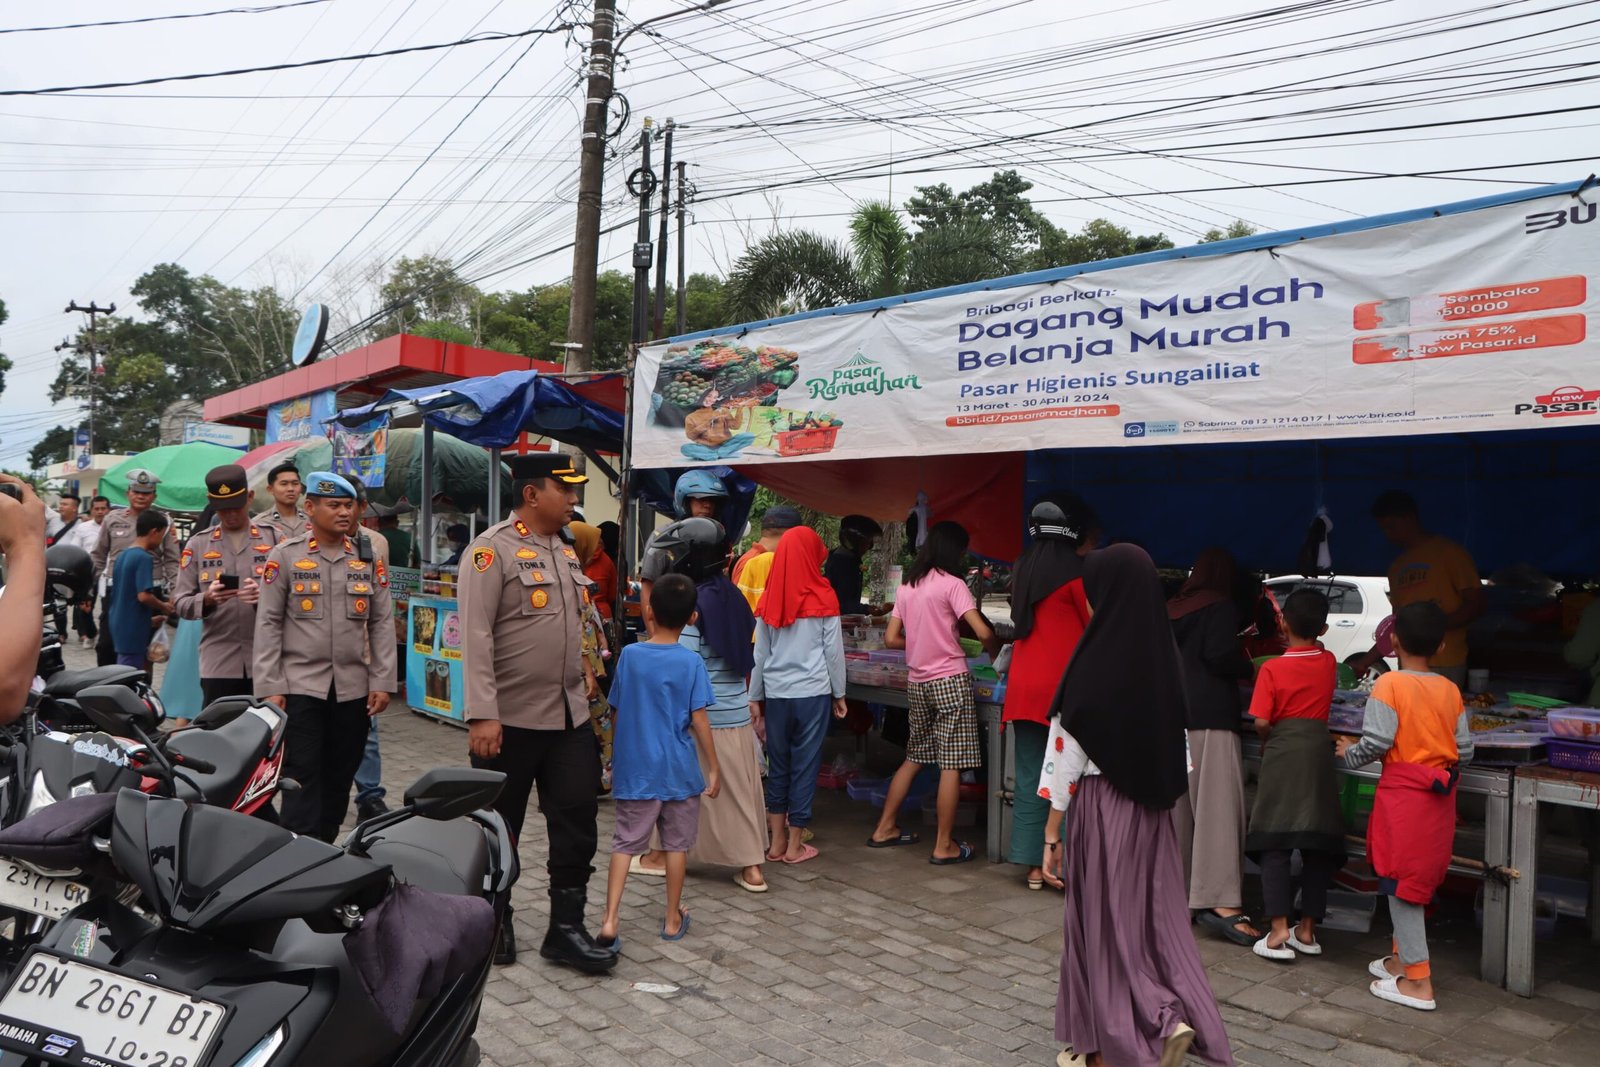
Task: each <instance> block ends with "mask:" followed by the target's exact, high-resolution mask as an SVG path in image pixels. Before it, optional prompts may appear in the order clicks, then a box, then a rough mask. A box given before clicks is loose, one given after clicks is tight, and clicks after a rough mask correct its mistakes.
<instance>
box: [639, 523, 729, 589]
mask: <svg viewBox="0 0 1600 1067" xmlns="http://www.w3.org/2000/svg"><path fill="white" fill-rule="evenodd" d="M655 547H656V551H658V552H665V553H666V554H667V558H668V560H670V563H669V564H668V570H671V571H672V572H673V573H675V574H682V575H686V576H687V577H689V578H692V579H693V580H694V581H697V582H698V581H701V580H703V579H706V578H709V577H711V576H712V575H713V574H716V573H717V572H718V571H720V570H722V568H723V566H724V565H725V564H726V563H727V562H728V535H727V534H726V533H724V532H723V529H722V523H720V522H718V521H717V520H716V519H703V518H694V519H679V520H678V521H677V522H675V523H673V524H672V525H670V526H668V527H666V528H665V529H663V530H662V531H661V532H660V533H658V534H656V544H655Z"/></svg>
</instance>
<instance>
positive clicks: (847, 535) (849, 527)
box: [839, 515, 883, 552]
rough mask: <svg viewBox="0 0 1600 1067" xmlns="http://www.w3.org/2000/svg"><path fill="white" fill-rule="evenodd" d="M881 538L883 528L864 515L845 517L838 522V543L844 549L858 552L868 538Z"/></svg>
mask: <svg viewBox="0 0 1600 1067" xmlns="http://www.w3.org/2000/svg"><path fill="white" fill-rule="evenodd" d="M882 536H883V527H882V526H879V525H878V524H877V523H875V522H873V521H872V520H871V519H869V518H867V517H866V516H865V515H846V516H845V517H844V518H842V519H840V520H839V543H840V544H841V545H843V546H844V547H845V548H848V549H852V550H854V551H857V552H859V551H860V550H861V549H863V548H865V547H866V545H865V542H866V541H867V540H868V539H869V538H870V539H877V538H879V537H882Z"/></svg>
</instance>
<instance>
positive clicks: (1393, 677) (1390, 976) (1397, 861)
mask: <svg viewBox="0 0 1600 1067" xmlns="http://www.w3.org/2000/svg"><path fill="white" fill-rule="evenodd" d="M1447 629H1448V620H1447V619H1446V617H1445V613H1444V611H1443V610H1441V609H1440V608H1439V606H1438V605H1437V604H1434V603H1432V602H1423V603H1417V604H1408V605H1406V606H1405V607H1403V608H1401V609H1400V610H1399V611H1397V612H1395V616H1394V637H1395V645H1396V652H1397V653H1398V654H1399V657H1400V669H1399V670H1398V671H1391V672H1389V673H1388V674H1385V675H1384V676H1383V677H1382V678H1379V679H1378V684H1377V685H1375V686H1374V687H1373V689H1372V696H1371V697H1370V698H1369V699H1368V700H1367V712H1366V719H1365V721H1364V722H1363V724H1362V736H1361V739H1360V740H1359V741H1355V742H1352V741H1351V740H1350V739H1349V738H1341V739H1340V740H1339V742H1338V743H1337V748H1336V751H1337V752H1338V754H1339V755H1340V756H1341V757H1342V758H1343V759H1344V764H1345V766H1346V767H1350V768H1356V767H1360V766H1363V765H1365V764H1367V763H1371V762H1372V761H1374V760H1380V759H1381V760H1382V761H1383V773H1382V775H1381V776H1380V777H1379V779H1378V793H1377V797H1376V799H1375V801H1374V803H1373V807H1372V819H1371V821H1370V823H1369V824H1368V829H1367V846H1368V855H1369V857H1370V859H1371V861H1372V869H1373V871H1375V872H1376V873H1377V875H1378V878H1379V884H1380V885H1381V886H1382V887H1383V888H1384V889H1385V890H1386V891H1387V892H1388V893H1389V917H1390V919H1391V920H1392V921H1393V923H1394V954H1392V955H1389V956H1385V957H1384V958H1383V959H1381V960H1374V961H1373V962H1372V964H1371V965H1370V966H1369V967H1368V970H1370V971H1371V972H1372V976H1373V977H1374V978H1376V979H1377V981H1375V982H1373V983H1372V986H1371V991H1372V995H1373V996H1375V997H1377V998H1379V999H1380V1000H1387V1001H1389V1002H1391V1003H1394V1004H1402V1005H1404V1006H1406V1007H1408V1008H1416V1009H1417V1010H1419V1011H1432V1010H1434V1008H1435V1007H1436V1006H1437V1005H1436V1003H1435V1001H1434V999H1433V978H1432V971H1431V970H1430V968H1429V966H1428V938H1427V932H1426V929H1425V928H1424V924H1423V909H1424V908H1425V907H1426V906H1427V905H1428V903H1429V902H1431V901H1432V900H1433V894H1434V891H1435V890H1436V889H1438V887H1439V884H1440V883H1441V882H1443V881H1444V877H1445V873H1446V871H1447V870H1448V869H1449V867H1450V852H1451V847H1452V844H1453V842H1454V840H1455V825H1456V779H1457V777H1458V775H1459V771H1460V768H1459V764H1460V763H1461V761H1462V760H1466V759H1470V758H1471V757H1472V735H1471V733H1470V732H1469V731H1468V727H1467V716H1466V713H1465V712H1466V709H1465V708H1464V707H1463V706H1462V703H1461V691H1460V690H1459V689H1457V688H1456V686H1455V684H1454V683H1453V682H1451V681H1450V680H1449V679H1448V678H1444V677H1441V676H1440V675H1438V674H1434V673H1432V672H1430V671H1429V669H1428V659H1429V657H1431V656H1433V655H1434V654H1435V653H1437V652H1438V651H1439V648H1440V646H1441V645H1443V644H1444V641H1445V632H1446V630H1447Z"/></svg>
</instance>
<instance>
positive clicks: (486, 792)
mask: <svg viewBox="0 0 1600 1067" xmlns="http://www.w3.org/2000/svg"><path fill="white" fill-rule="evenodd" d="M505 782H506V776H505V775H504V774H502V773H501V772H500V771H488V770H480V769H477V768H471V767H436V768H434V769H433V770H431V771H429V772H428V773H427V774H424V775H423V776H422V777H421V778H418V779H417V780H416V782H415V783H414V784H413V785H412V786H411V788H410V789H407V790H406V795H405V802H406V807H407V808H409V809H411V811H412V812H414V813H415V814H417V815H420V816H421V817H422V818H424V819H437V820H440V821H443V820H446V819H459V818H461V817H462V816H463V815H470V814H471V813H472V812H475V811H477V810H478V809H480V808H487V807H488V806H489V805H490V804H493V803H494V801H495V798H496V797H498V796H499V795H500V790H501V788H502V787H503V786H504V785H505Z"/></svg>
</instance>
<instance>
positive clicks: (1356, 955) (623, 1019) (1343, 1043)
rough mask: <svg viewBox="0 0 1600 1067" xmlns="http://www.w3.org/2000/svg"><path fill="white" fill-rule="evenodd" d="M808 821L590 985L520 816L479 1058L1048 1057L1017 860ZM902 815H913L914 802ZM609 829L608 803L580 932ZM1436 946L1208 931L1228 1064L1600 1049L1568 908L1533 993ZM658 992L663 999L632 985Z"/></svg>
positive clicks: (1044, 971)
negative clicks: (750, 884) (1429, 957)
mask: <svg viewBox="0 0 1600 1067" xmlns="http://www.w3.org/2000/svg"><path fill="white" fill-rule="evenodd" d="M73 658H74V659H75V660H77V659H78V658H79V657H77V656H74V657H73ZM74 665H80V664H77V663H75V664H74ZM382 726H383V753H384V780H385V783H386V784H387V785H388V787H389V789H390V791H391V793H394V794H396V795H398V793H399V792H401V791H403V789H404V787H405V786H406V785H407V784H408V783H410V782H411V781H413V780H414V779H415V778H416V777H417V776H418V775H419V774H421V773H422V771H424V770H426V769H428V768H431V767H434V766H440V765H444V764H459V763H464V762H465V756H466V736H465V732H464V731H462V730H460V729H459V728H457V727H454V726H450V725H445V724H441V723H436V722H434V721H432V720H427V719H424V718H422V717H420V716H418V715H416V714H414V713H411V712H409V711H407V710H405V709H404V708H401V707H396V708H395V709H394V710H392V711H390V712H388V713H386V714H385V715H384V716H383V719H382ZM871 757H872V762H873V764H874V765H875V766H876V765H878V764H881V763H883V762H884V761H888V762H889V764H890V765H892V762H893V759H894V756H893V753H892V751H890V750H883V751H874V752H873V753H871ZM817 812H818V814H817V820H816V825H815V832H816V841H815V844H816V845H817V847H818V848H819V850H820V852H821V855H820V856H819V857H818V858H817V859H816V860H813V861H811V862H809V863H806V864H804V865H801V866H796V867H784V866H782V865H776V864H774V865H769V866H768V878H769V881H770V883H771V885H772V890H771V891H770V892H768V893H765V894H762V895H759V896H757V895H752V894H749V893H746V892H744V891H743V890H741V889H739V888H738V887H737V886H735V885H734V884H733V882H732V880H731V876H732V873H733V872H731V871H722V870H704V871H691V874H690V878H689V884H688V886H687V888H686V890H685V905H686V907H688V908H689V909H690V910H691V912H692V914H693V915H694V926H693V928H692V930H691V932H690V934H689V936H688V937H687V938H686V939H685V940H683V941H682V942H677V943H668V942H663V941H661V940H660V939H659V938H658V936H657V933H658V931H659V929H660V923H661V915H662V911H663V892H662V887H661V883H660V881H659V880H653V879H631V880H630V881H629V884H628V891H627V897H626V900H625V904H624V907H623V912H622V918H623V926H622V938H623V941H624V946H623V954H622V955H623V958H622V961H621V963H620V964H619V965H618V967H617V968H616V970H615V971H614V972H613V973H612V974H610V975H608V976H605V977H600V978H590V977H585V976H582V975H578V974H576V973H574V972H571V971H568V970H563V969H559V968H554V967H551V966H548V965H546V964H545V963H544V962H543V961H542V960H540V959H539V958H538V954H537V948H538V943H539V939H540V937H541V936H542V935H543V930H544V917H545V914H546V912H545V899H546V898H545V885H546V881H545V877H544V856H545V837H544V832H543V827H542V824H541V820H540V819H539V818H538V816H537V814H536V813H535V814H534V815H532V816H531V817H530V819H529V822H528V830H529V832H528V833H527V835H526V840H525V841H524V843H523V849H522V861H523V876H522V880H521V883H520V885H519V886H518V888H517V890H516V893H515V897H514V902H515V905H516V908H517V917H516V923H517V933H518V938H519V941H520V943H521V945H522V947H523V949H524V951H523V955H522V958H521V959H520V960H519V961H518V962H517V963H516V964H514V965H513V966H510V967H505V968H499V969H497V970H496V972H495V975H494V977H493V979H492V981H491V983H490V986H489V990H488V994H487V996H486V998H485V1000H484V1005H483V1016H482V1020H481V1022H480V1024H479V1027H478V1033H477V1038H478V1041H479V1043H480V1045H481V1047H482V1050H483V1053H484V1061H485V1063H486V1064H488V1065H491V1067H520V1065H524V1064H537V1065H546V1067H562V1065H587V1067H611V1065H615V1067H629V1065H637V1067H655V1065H668V1064H692V1065H693V1067H721V1065H724V1064H749V1065H774V1064H786V1065H792V1064H840V1065H870V1064H881V1065H899V1064H941V1065H975V1064H993V1065H1010V1064H1019V1065H1020V1064H1038V1065H1045V1064H1052V1063H1054V1062H1055V1055H1056V1052H1057V1046H1056V1043H1055V1040H1054V1038H1053V1035H1052V1024H1053V1019H1054V1005H1055V992H1056V969H1057V961H1058V954H1059V952H1060V947H1061V933H1060V909H1061V898H1060V896H1059V895H1057V894H1054V893H1052V892H1050V891H1049V890H1046V891H1044V892H1028V891H1027V890H1026V889H1024V888H1023V886H1022V884H1021V873H1022V872H1021V871H1020V869H1018V868H1014V867H1010V866H1005V865H991V864H988V863H986V862H984V861H983V860H982V859H981V858H980V859H979V860H977V861H974V862H972V863H970V864H966V865H963V866H959V867H943V868H936V867H931V866H929V865H928V863H927V855H926V849H925V848H924V847H920V846H919V847H911V848H900V849H882V850H874V849H867V848H865V847H864V846H863V842H864V840H865V839H866V836H867V834H868V832H869V831H870V828H871V825H872V822H873V819H874V816H875V813H874V812H873V811H871V810H870V809H869V808H868V806H867V805H866V804H864V803H854V802H851V801H849V800H848V799H847V798H846V797H845V796H844V795H843V794H841V793H833V792H826V791H825V792H823V793H821V794H819V800H818V805H817ZM910 821H911V824H912V825H913V826H916V825H917V823H918V822H919V821H920V814H912V815H911V816H910ZM610 824H611V813H610V809H609V805H602V808H601V827H600V837H601V843H602V854H601V856H599V857H598V859H597V864H598V865H599V866H600V867H601V868H602V873H597V875H596V877H595V880H594V881H593V882H592V883H591V891H590V899H591V907H590V915H591V922H592V924H597V923H598V916H599V911H600V906H601V903H602V898H603V895H604V884H603V883H604V874H603V867H604V863H605V855H604V851H603V850H604V847H605V845H606V843H607V842H609V840H610ZM918 828H919V829H920V827H918ZM982 835H983V830H982V828H981V827H979V828H976V829H972V830H967V831H964V832H963V836H965V837H966V839H967V840H969V841H971V842H972V843H973V844H974V845H975V846H977V847H978V848H979V851H980V857H981V853H982ZM930 836H931V835H930ZM1429 937H1430V942H1431V944H1432V946H1433V950H1434V966H1435V976H1436V978H1435V980H1436V983H1437V985H1438V988H1439V1000H1440V1009H1439V1010H1438V1011H1437V1012H1435V1013H1432V1014H1422V1013H1419V1012H1415V1011H1411V1010H1410V1009H1407V1008H1401V1007H1398V1006H1392V1005H1387V1004H1384V1003H1383V1002H1381V1001H1378V1000H1376V999H1375V998H1373V997H1372V996H1371V995H1370V994H1368V993H1367V991H1366V987H1367V983H1368V982H1369V981H1370V979H1369V978H1368V977H1367V974H1366V964H1367V961H1368V960H1370V959H1372V958H1375V957H1376V956H1379V955H1381V954H1383V953H1384V952H1386V951H1387V949H1388V927H1387V923H1386V920H1385V917H1384V914H1383V910H1382V909H1381V908H1380V909H1379V913H1378V918H1377V922H1376V924H1375V926H1374V932H1373V933H1371V934H1366V935H1359V934H1348V933H1339V932H1335V931H1330V932H1327V933H1326V936H1325V945H1326V947H1327V954H1326V955H1325V956H1324V957H1323V958H1321V959H1319V960H1316V961H1307V960H1300V961H1298V962H1296V963H1295V964H1293V965H1289V966H1285V965H1282V964H1274V963H1271V962H1268V961H1266V960H1262V959H1259V958H1257V957H1256V956H1254V955H1252V954H1251V953H1250V952H1249V950H1248V949H1241V948H1237V947H1235V946H1232V945H1229V944H1227V943H1224V942H1221V941H1218V940H1215V939H1212V938H1210V937H1207V936H1203V935H1202V937H1201V939H1200V942H1199V945H1200V951H1201V955H1202V957H1203V959H1204V960H1205V962H1206V966H1207V973H1208V975H1209V977H1210V980H1211V985H1212V988H1213V989H1214V990H1215V992H1216V995H1217V998H1218V1000H1219V1001H1220V1002H1221V1004H1222V1013H1223V1018H1224V1020H1225V1022H1226V1024H1227V1027H1228V1034H1229V1038H1230V1040H1231V1042H1232V1045H1233V1050H1234V1055H1235V1058H1236V1060H1237V1062H1238V1063H1240V1064H1243V1065H1248V1067H1295V1065H1311V1067H1348V1065H1351V1064H1354V1065H1358V1067H1406V1065H1432V1064H1440V1065H1445V1067H1534V1065H1546V1067H1593V1065H1596V1064H1600V951H1597V950H1596V949H1595V948H1593V947H1591V946H1590V945H1589V944H1588V939H1587V935H1586V932H1585V929H1584V927H1583V926H1582V924H1580V923H1576V922H1572V921H1571V920H1563V921H1562V924H1561V926H1560V927H1559V928H1558V939H1557V941H1555V942H1553V943H1546V944H1541V945H1540V948H1539V956H1538V975H1539V987H1538V995H1537V996H1535V997H1533V998H1532V999H1523V998H1521V997H1517V996H1514V995H1512V994H1510V993H1507V992H1505V991H1504V990H1499V989H1495V988H1494V987H1492V986H1489V985H1487V984H1485V983H1483V982H1481V981H1479V980H1478V978H1477V953H1478V936H1477V931H1476V930H1475V928H1474V926H1473V919H1472V914H1471V910H1470V908H1464V909H1459V910H1457V911H1450V912H1447V913H1445V914H1441V915H1438V916H1436V917H1434V918H1433V919H1432V920H1430V930H1429ZM650 986H653V987H658V988H659V987H670V989H671V990H672V991H670V992H662V991H652V990H651V989H648V988H642V987H650ZM1194 1062H1198V1061H1194Z"/></svg>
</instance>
